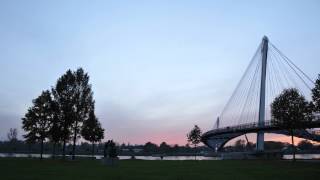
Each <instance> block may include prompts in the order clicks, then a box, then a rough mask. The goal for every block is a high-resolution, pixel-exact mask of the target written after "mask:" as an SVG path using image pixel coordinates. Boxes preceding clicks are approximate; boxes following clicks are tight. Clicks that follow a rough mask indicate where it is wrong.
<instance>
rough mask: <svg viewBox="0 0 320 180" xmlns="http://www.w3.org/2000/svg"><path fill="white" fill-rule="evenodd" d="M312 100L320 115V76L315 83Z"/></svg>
mask: <svg viewBox="0 0 320 180" xmlns="http://www.w3.org/2000/svg"><path fill="white" fill-rule="evenodd" d="M312 100H313V103H314V106H315V107H314V110H315V111H316V112H318V113H320V74H319V75H318V79H317V80H316V82H315V87H314V88H313V89H312Z"/></svg>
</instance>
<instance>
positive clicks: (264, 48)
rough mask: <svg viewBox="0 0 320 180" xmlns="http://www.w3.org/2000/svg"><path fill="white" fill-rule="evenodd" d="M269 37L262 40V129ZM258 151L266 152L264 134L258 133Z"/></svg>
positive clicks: (260, 111) (260, 113)
mask: <svg viewBox="0 0 320 180" xmlns="http://www.w3.org/2000/svg"><path fill="white" fill-rule="evenodd" d="M268 43H269V40H268V37H267V36H264V37H263V39H262V49H261V56H262V62H261V63H262V70H261V85H260V103H259V121H258V126H259V127H260V128H261V127H263V126H264V122H265V103H266V102H265V101H266V99H265V98H266V73H267V57H268ZM256 150H257V151H263V150H264V132H258V133H257V144H256Z"/></svg>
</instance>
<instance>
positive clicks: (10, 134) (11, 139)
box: [7, 128, 18, 142]
mask: <svg viewBox="0 0 320 180" xmlns="http://www.w3.org/2000/svg"><path fill="white" fill-rule="evenodd" d="M17 136H18V130H17V129H16V128H10V129H9V132H8V134H7V137H8V140H9V142H14V141H17V140H18V138H17Z"/></svg>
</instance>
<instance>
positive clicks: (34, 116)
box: [22, 90, 53, 159]
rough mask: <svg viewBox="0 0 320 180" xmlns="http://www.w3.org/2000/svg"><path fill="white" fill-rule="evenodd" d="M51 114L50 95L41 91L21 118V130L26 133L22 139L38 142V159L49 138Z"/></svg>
mask: <svg viewBox="0 0 320 180" xmlns="http://www.w3.org/2000/svg"><path fill="white" fill-rule="evenodd" d="M52 118H53V114H52V98H51V93H50V92H49V91H48V90H47V91H43V92H42V93H41V95H40V96H39V97H37V98H36V99H34V100H33V106H32V107H30V108H29V109H28V112H27V113H26V114H25V117H24V118H22V124H23V126H22V128H23V129H24V130H25V131H26V132H27V134H25V135H24V137H25V138H26V139H27V141H28V142H38V141H40V145H41V150H40V158H41V159H42V154H43V143H44V141H45V140H46V138H48V137H49V130H50V126H51V123H50V122H51V120H52Z"/></svg>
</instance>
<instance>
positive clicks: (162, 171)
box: [0, 158, 320, 180]
mask: <svg viewBox="0 0 320 180" xmlns="http://www.w3.org/2000/svg"><path fill="white" fill-rule="evenodd" d="M0 179H1V180H11V179H17V180H24V179H30V180H38V179H39V180H51V179H52V180H84V179H86V180H100V179H101V180H102V179H103V180H126V179H129V180H133V179H134V180H142V179H148V180H167V179H168V180H201V179H203V180H204V179H205V180H208V179H217V180H223V179H232V180H241V179H243V180H250V179H254V180H259V179H266V180H276V179H281V180H287V179H288V180H312V179H320V163H319V162H295V163H292V162H288V161H257V160H251V161H249V160H248V161H245V160H243V161H240V160H239V161H236V160H228V161H143V160H122V161H120V163H119V165H118V166H116V167H108V166H104V165H102V164H101V163H100V161H98V160H78V161H61V160H38V159H22V158H0Z"/></svg>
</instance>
